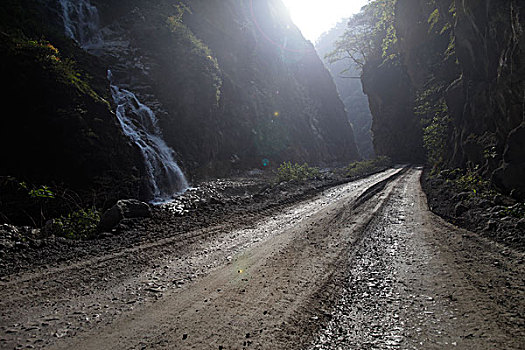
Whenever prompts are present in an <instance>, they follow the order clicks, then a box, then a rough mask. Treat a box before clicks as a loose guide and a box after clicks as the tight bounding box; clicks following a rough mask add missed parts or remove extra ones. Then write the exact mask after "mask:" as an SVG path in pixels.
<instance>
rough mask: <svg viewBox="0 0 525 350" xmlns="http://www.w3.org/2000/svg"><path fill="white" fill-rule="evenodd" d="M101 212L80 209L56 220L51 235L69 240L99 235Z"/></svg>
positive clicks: (91, 209) (94, 209)
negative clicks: (98, 227)
mask: <svg viewBox="0 0 525 350" xmlns="http://www.w3.org/2000/svg"><path fill="white" fill-rule="evenodd" d="M99 222H100V211H99V210H97V209H96V208H89V209H80V210H77V211H74V212H72V213H69V214H67V215H64V216H61V217H59V218H58V219H54V220H53V223H52V228H51V233H52V234H54V235H56V236H60V237H65V238H69V239H89V238H93V237H95V235H96V234H97V226H98V223H99Z"/></svg>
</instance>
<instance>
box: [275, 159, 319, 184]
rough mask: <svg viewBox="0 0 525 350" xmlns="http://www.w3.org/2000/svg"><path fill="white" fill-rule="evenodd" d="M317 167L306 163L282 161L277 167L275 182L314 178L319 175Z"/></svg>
mask: <svg viewBox="0 0 525 350" xmlns="http://www.w3.org/2000/svg"><path fill="white" fill-rule="evenodd" d="M319 174H320V172H319V169H318V168H314V167H310V166H308V164H307V163H304V164H303V165H299V164H297V163H295V164H292V163H291V162H284V163H282V164H281V165H280V166H279V168H278V169H277V173H276V175H277V177H276V182H278V183H279V182H283V181H291V180H295V181H306V180H309V179H315V178H317V177H319Z"/></svg>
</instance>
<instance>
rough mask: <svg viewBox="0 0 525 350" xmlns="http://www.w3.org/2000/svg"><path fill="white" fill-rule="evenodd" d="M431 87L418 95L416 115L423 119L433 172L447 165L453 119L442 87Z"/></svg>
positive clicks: (428, 154)
mask: <svg viewBox="0 0 525 350" xmlns="http://www.w3.org/2000/svg"><path fill="white" fill-rule="evenodd" d="M429 85H430V87H428V88H427V89H424V90H423V91H420V92H419V93H418V94H417V97H416V101H415V106H414V113H415V114H416V115H417V116H419V117H420V119H421V125H422V127H423V147H424V148H425V150H426V152H427V161H428V163H429V164H431V165H432V167H433V170H436V169H440V168H442V167H443V165H444V163H445V159H446V154H447V139H448V134H449V132H450V127H451V125H450V124H451V118H450V116H449V112H448V106H447V104H446V103H445V100H444V98H443V97H442V93H441V91H440V90H441V88H440V86H439V85H436V84H429Z"/></svg>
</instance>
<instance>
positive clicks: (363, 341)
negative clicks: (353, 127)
mask: <svg viewBox="0 0 525 350" xmlns="http://www.w3.org/2000/svg"><path fill="white" fill-rule="evenodd" d="M420 175H421V170H420V169H407V170H406V171H405V170H402V169H391V170H388V171H385V172H383V173H380V174H376V175H373V176H370V177H368V178H366V179H361V180H358V181H354V182H352V183H348V184H345V185H341V186H337V187H334V188H331V189H329V190H326V191H324V192H323V193H321V194H319V195H317V196H316V197H314V198H311V199H308V200H305V201H302V202H299V203H295V204H293V205H290V206H289V207H287V208H285V209H284V210H283V211H282V212H280V213H279V214H278V215H274V216H273V217H271V218H270V219H269V218H267V217H266V218H264V217H263V218H261V219H259V221H258V220H257V218H254V219H253V221H251V222H245V223H244V225H243V227H241V228H238V229H235V230H230V229H228V228H227V227H222V226H221V225H215V226H212V227H209V228H206V229H203V230H199V231H195V232H189V233H187V234H185V235H180V236H173V237H167V238H163V239H161V240H158V241H156V242H148V243H144V244H138V245H136V246H133V247H129V248H126V249H123V250H122V251H119V252H116V253H111V254H107V255H105V256H99V257H96V258H93V259H90V260H86V261H83V262H77V263H74V264H63V265H61V266H55V267H52V268H49V269H43V268H36V269H35V270H34V271H30V272H24V273H21V274H18V275H14V276H10V278H9V279H7V280H6V281H2V282H0V296H1V299H0V308H1V312H2V320H1V321H0V327H1V328H0V329H1V337H0V338H1V339H0V347H2V348H6V349H9V348H26V347H34V348H50V349H143V348H151V349H443V348H457V349H524V348H525V347H524V342H523V339H525V322H524V311H525V307H524V305H525V302H524V298H523V296H524V283H523V276H524V268H523V257H524V256H523V253H521V252H517V251H514V250H512V249H510V248H506V247H504V246H501V245H498V244H496V243H493V242H491V241H488V240H486V239H484V238H481V237H479V236H478V235H476V234H474V233H471V232H468V231H464V230H461V229H458V228H456V227H454V226H452V225H450V224H448V223H446V222H444V221H443V220H441V219H440V218H438V217H437V216H435V215H433V214H432V213H431V212H430V211H429V210H428V207H427V204H426V198H425V195H424V194H423V192H422V190H421V187H420V184H419V177H420Z"/></svg>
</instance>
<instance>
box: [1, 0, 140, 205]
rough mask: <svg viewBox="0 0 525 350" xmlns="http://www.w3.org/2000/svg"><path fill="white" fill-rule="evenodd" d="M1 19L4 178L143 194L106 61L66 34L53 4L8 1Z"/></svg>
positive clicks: (4, 193) (133, 150) (137, 159)
mask: <svg viewBox="0 0 525 350" xmlns="http://www.w3.org/2000/svg"><path fill="white" fill-rule="evenodd" d="M47 5H49V4H47ZM0 22H1V23H0V62H1V65H0V74H1V75H2V79H3V82H4V84H5V87H6V89H4V92H3V94H2V108H3V110H4V113H2V116H1V117H0V154H1V159H2V160H1V166H0V169H1V170H0V176H1V177H2V179H5V176H15V177H16V178H17V180H18V181H26V182H29V183H35V184H48V185H51V184H67V186H68V187H70V188H75V189H76V190H83V189H87V188H90V191H91V190H95V191H96V190H97V189H100V190H104V191H106V194H107V193H109V192H114V196H140V188H141V184H140V180H139V178H140V173H141V171H142V166H141V161H140V155H139V152H138V150H137V149H136V148H135V147H133V146H132V145H131V144H130V142H129V141H128V140H127V138H126V137H125V136H124V135H123V134H122V133H121V131H120V127H119V126H118V124H117V122H116V120H115V115H114V113H113V112H112V107H111V105H110V103H109V102H108V101H110V100H111V98H110V93H109V85H108V84H107V81H106V79H105V72H106V68H105V66H104V64H103V63H102V62H101V61H100V60H98V59H96V58H94V57H92V56H91V55H88V54H86V53H85V52H84V51H83V50H81V49H80V48H78V46H76V45H75V44H74V43H73V42H72V41H71V40H69V39H67V38H66V37H65V36H64V35H63V29H62V24H61V20H60V18H59V16H58V14H57V12H56V11H55V9H54V7H53V6H44V5H43V4H42V3H40V2H34V1H30V0H27V1H26V0H23V1H10V0H8V1H6V2H4V3H3V4H2V9H1V11H0ZM7 111H10V112H9V113H7ZM1 182H2V184H3V183H4V181H1ZM0 192H2V198H0V204H1V205H2V206H3V205H7V202H8V201H7V199H6V196H8V192H9V191H7V190H6V189H5V188H3V187H2V190H0ZM18 195H19V197H20V196H21V195H20V193H18ZM15 196H16V193H15ZM114 196H111V197H112V198H113V197H114ZM15 209H16V208H15ZM15 211H16V210H15Z"/></svg>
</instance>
